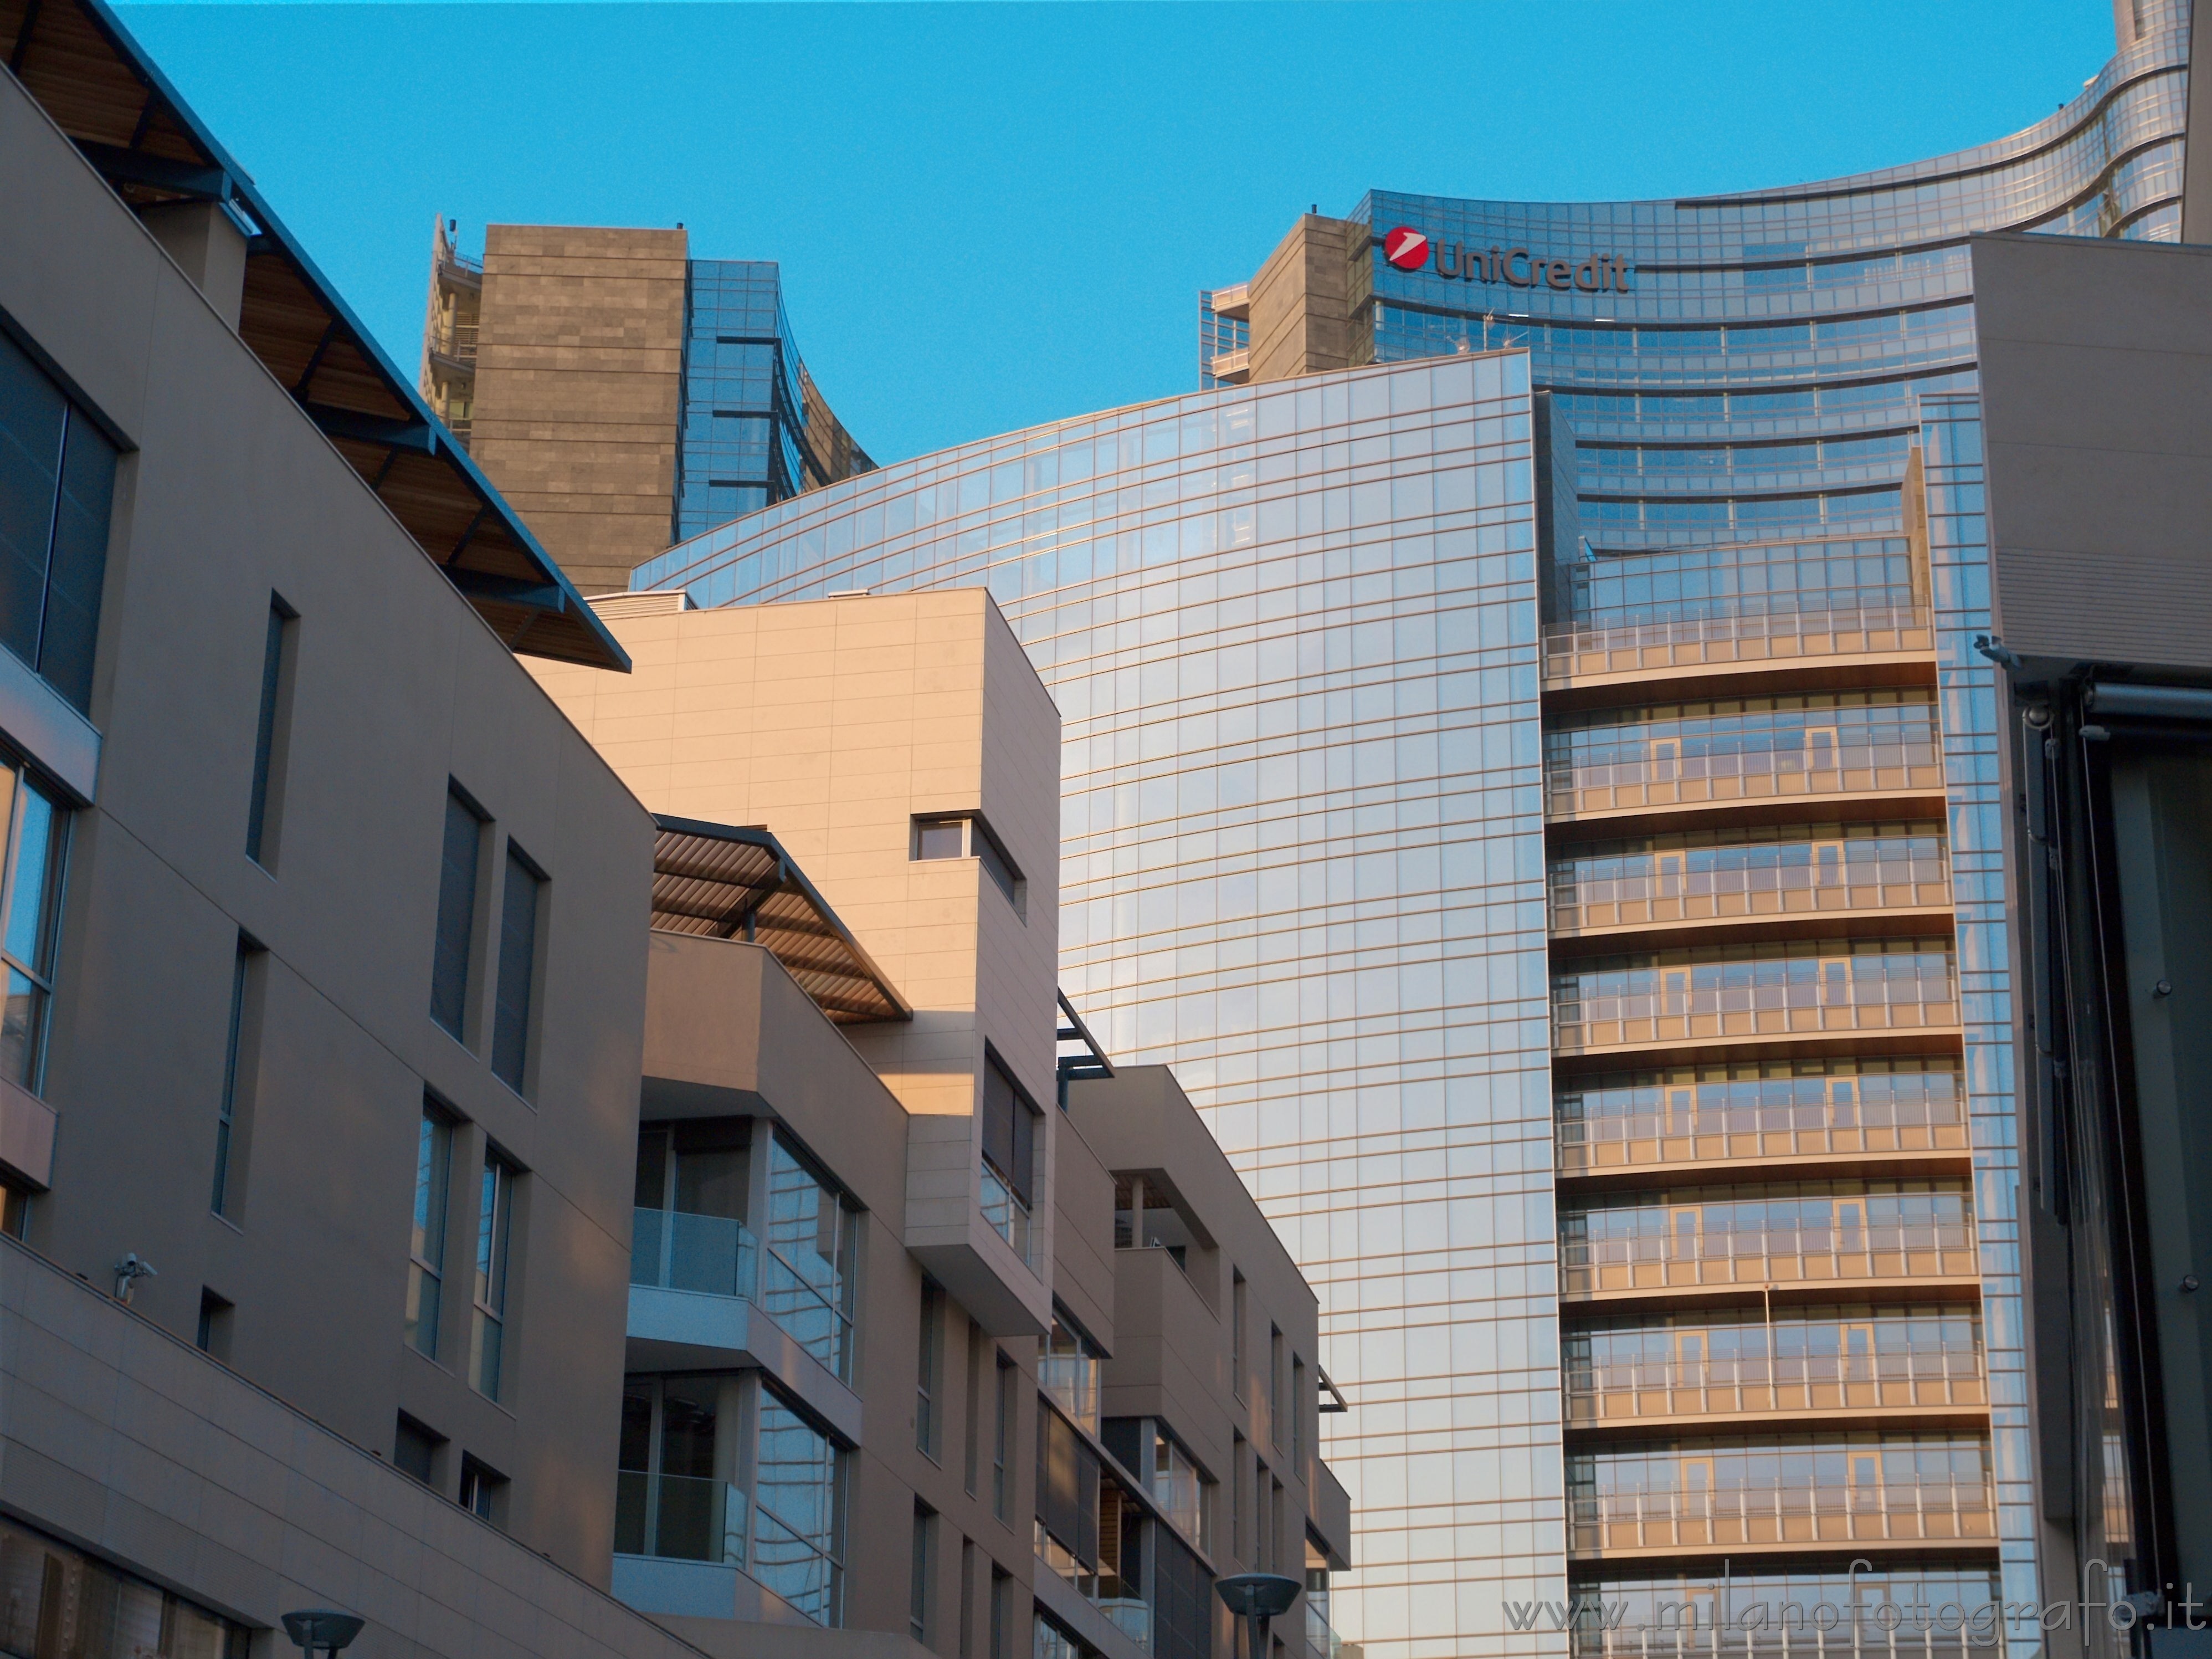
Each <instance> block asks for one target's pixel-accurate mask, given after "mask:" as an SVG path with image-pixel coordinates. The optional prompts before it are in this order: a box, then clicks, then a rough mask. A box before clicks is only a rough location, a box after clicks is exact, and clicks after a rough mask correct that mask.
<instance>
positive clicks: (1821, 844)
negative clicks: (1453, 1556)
mask: <svg viewBox="0 0 2212 1659" xmlns="http://www.w3.org/2000/svg"><path fill="white" fill-rule="evenodd" d="M1549 886H1550V899H1551V925H1552V931H1553V933H1555V934H1557V933H1565V934H1572V933H1584V932H1588V931H1589V930H1592V929H1595V928H1605V927H1654V926H1665V925H1668V924H1670V923H1676V922H1689V921H1737V920H1748V919H1753V918H1757V917H1763V916H1787V915H1834V914H1838V913H1845V912H1850V911H1865V910H1884V909H1898V908H1907V907H1912V906H1927V905H1936V906H1948V904H1949V903H1950V902H1951V878H1950V861H1949V860H1948V858H1947V857H1946V856H1945V854H1944V848H1943V837H1942V832H1941V828H1940V826H1938V825H1936V824H1868V825H1860V824H1851V825H1841V824H1830V825H1825V826H1819V827H1814V828H1808V829H1790V830H1784V831H1782V832H1780V833H1779V834H1778V835H1776V836H1772V837H1771V838H1769V839H1766V840H1762V841H1753V842H1730V843H1722V844H1718V845H1714V844H1694V843H1686V842H1672V843H1668V842H1634V843H1630V844H1626V845H1615V846H1606V847H1600V848H1592V849H1590V850H1589V851H1586V852H1583V853H1579V854H1577V855H1576V856H1574V857H1572V858H1566V859H1559V860H1554V861H1553V864H1552V866H1551V870H1550V882H1549Z"/></svg>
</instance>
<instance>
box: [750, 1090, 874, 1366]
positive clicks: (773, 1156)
mask: <svg viewBox="0 0 2212 1659" xmlns="http://www.w3.org/2000/svg"><path fill="white" fill-rule="evenodd" d="M766 1243H767V1245H768V1248H767V1249H766V1250H765V1251H764V1252H763V1255H762V1257H761V1306H762V1308H763V1310H765V1311H766V1312H767V1313H768V1315H769V1317H771V1318H772V1319H774V1320H775V1322H776V1323H777V1324H778V1325H780V1326H781V1327H782V1328H784V1330H785V1331H787V1333H789V1334H790V1335H791V1336H792V1337H793V1338H794V1339H795V1340H797V1341H798V1343H799V1346H800V1347H802V1348H804V1349H805V1350H806V1351H807V1352H809V1353H811V1354H812V1355H813V1356H814V1357H815V1358H817V1359H818V1360H820V1361H821V1362H822V1364H823V1366H824V1367H826V1368H827V1369H828V1370H829V1373H830V1374H831V1375H832V1376H835V1377H836V1378H837V1380H838V1381H840V1382H841V1383H849V1382H851V1381H852V1380H853V1356H854V1341H853V1317H854V1313H855V1311H856V1310H857V1309H858V1307H859V1296H860V1212H859V1211H858V1210H856V1209H854V1207H853V1206H851V1205H850V1204H848V1203H847V1202H846V1201H845V1196H844V1194H842V1193H841V1192H840V1191H839V1190H838V1189H837V1188H836V1186H835V1185H833V1184H832V1183H831V1182H829V1180H828V1179H827V1178H826V1177H824V1176H823V1175H822V1174H821V1173H820V1172H819V1171H818V1170H817V1169H816V1167H815V1166H814V1164H813V1163H812V1162H811V1160H810V1159H809V1158H806V1157H805V1155H804V1154H803V1153H802V1152H799V1150H798V1149H797V1148H796V1147H794V1146H792V1145H791V1144H790V1143H788V1142H787V1140H786V1139H784V1137H783V1135H782V1134H781V1133H777V1134H776V1135H775V1137H774V1138H773V1139H771V1140H770V1141H769V1167H768V1238H767V1241H766Z"/></svg>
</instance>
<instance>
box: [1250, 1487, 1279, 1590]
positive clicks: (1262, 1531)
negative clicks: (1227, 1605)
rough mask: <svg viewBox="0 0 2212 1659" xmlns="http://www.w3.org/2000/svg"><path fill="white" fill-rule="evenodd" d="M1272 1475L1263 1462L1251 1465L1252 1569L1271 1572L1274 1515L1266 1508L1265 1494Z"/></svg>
mask: <svg viewBox="0 0 2212 1659" xmlns="http://www.w3.org/2000/svg"><path fill="white" fill-rule="evenodd" d="M1272 1486H1273V1476H1272V1475H1270V1474H1268V1473H1267V1465H1266V1464H1265V1463H1261V1462H1255V1463H1254V1464H1253V1465H1252V1558H1251V1559H1252V1571H1255V1572H1273V1571H1274V1570H1275V1537H1274V1533H1275V1517H1274V1515H1273V1512H1272V1511H1271V1510H1270V1509H1269V1508H1268V1504H1267V1496H1268V1492H1269V1490H1270V1488H1271V1487H1272Z"/></svg>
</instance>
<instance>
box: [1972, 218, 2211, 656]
mask: <svg viewBox="0 0 2212 1659" xmlns="http://www.w3.org/2000/svg"><path fill="white" fill-rule="evenodd" d="M1972 247H1973V260H1974V313H1975V330H1976V334H1977V337H1978V347H1979V351H1980V356H1981V364H1982V393H1983V438H1984V444H1985V445H1986V447H1987V453H1988V469H1989V471H1988V477H1989V486H1988V488H1989V512H1990V543H1991V547H1992V558H1993V562H1994V567H1995V568H1994V577H1995V581H1994V586H1995V594H1994V602H1993V603H1994V614H1995V617H1996V626H1997V631H1998V632H1999V633H2000V634H2001V635H2002V636H2003V638H2004V641H2005V643H2006V644H2007V645H2008V646H2010V647H2012V649H2014V650H2015V651H2016V652H2018V653H2020V654H2021V656H2023V657H2028V658H2050V659H2064V660H2075V659H2079V660H2084V661H2088V660H2096V661H2104V662H2111V663H2130V664H2135V665H2140V666H2145V667H2150V666H2166V667H2173V668H2205V667H2212V564H2208V560H2207V557H2206V554H2205V548H2204V526H2205V525H2206V523H2207V522H2208V521H2212V427H2208V426H2207V425H2206V423H2205V422H2204V419H2203V410H2205V409H2206V408H2208V407H2212V249H2206V248H2195V247H2173V246H2166V245H2163V244H2160V243H2153V242H2118V241H2107V240H2086V239H2076V238H2072V237H2060V236H2027V235H2005V236H1978V237H1976V238H1975V239H1974V240H1973V243H1972Z"/></svg>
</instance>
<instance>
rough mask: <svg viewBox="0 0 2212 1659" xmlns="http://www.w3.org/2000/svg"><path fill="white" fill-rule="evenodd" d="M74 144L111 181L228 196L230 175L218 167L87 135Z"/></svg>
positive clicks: (208, 197)
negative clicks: (172, 158)
mask: <svg viewBox="0 0 2212 1659" xmlns="http://www.w3.org/2000/svg"><path fill="white" fill-rule="evenodd" d="M76 147H77V150H78V152H79V153H80V154H81V155H83V157H84V159H85V160H86V161H89V162H91V163H92V164H93V166H94V167H97V168H98V169H99V170H100V177H101V178H103V179H106V180H107V181H108V183H110V184H112V185H145V186H146V187H147V188H148V189H149V190H166V191H170V192H171V193H172V194H173V195H177V196H188V197H191V198H192V199H193V200H194V201H197V202H224V201H228V200H229V199H230V175H229V174H228V173H225V172H224V171H223V170H222V168H221V167H203V166H201V165H200V164H199V163H198V162H197V161H173V160H171V159H170V158H169V157H168V156H166V155H148V154H147V153H146V152H145V151H144V150H143V149H124V148H123V147H122V146H120V145H119V144H96V143H93V141H92V140H91V139H89V138H80V139H78V140H77V141H76Z"/></svg>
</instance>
